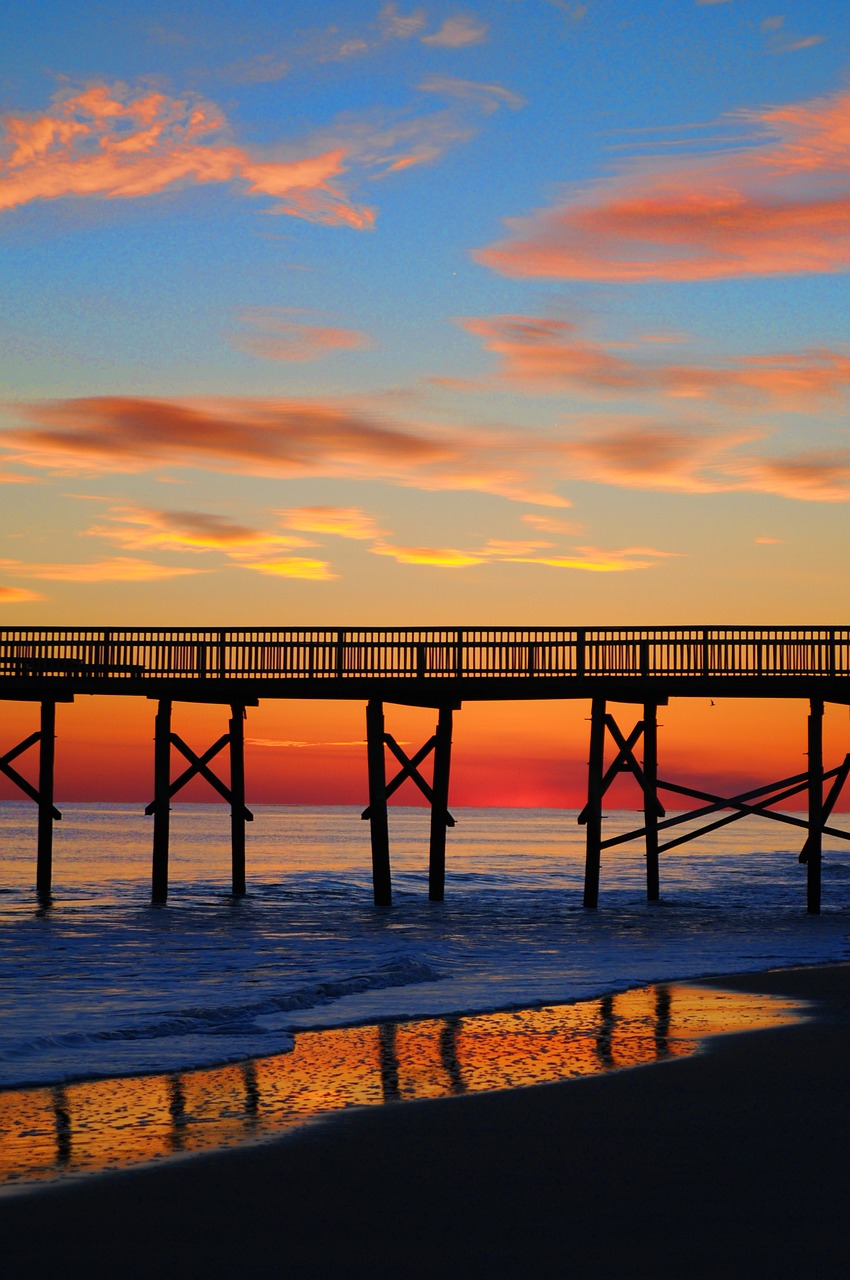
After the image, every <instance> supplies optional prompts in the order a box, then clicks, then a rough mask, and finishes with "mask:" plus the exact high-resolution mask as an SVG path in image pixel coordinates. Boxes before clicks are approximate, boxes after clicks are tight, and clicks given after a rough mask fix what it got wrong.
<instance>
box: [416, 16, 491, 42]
mask: <svg viewBox="0 0 850 1280" xmlns="http://www.w3.org/2000/svg"><path fill="white" fill-rule="evenodd" d="M487 28H488V24H487V23H486V22H479V21H478V19H477V18H476V17H475V16H474V15H473V14H471V13H459V14H456V15H455V16H454V17H452V18H446V19H445V20H444V21H443V23H442V25H441V26H440V28H439V30H437V31H435V32H434V33H433V35H430V36H422V43H423V44H429V45H431V46H432V47H433V48H438V49H466V48H468V47H469V46H470V45H473V44H483V43H484V41H485V40H486V39H487Z"/></svg>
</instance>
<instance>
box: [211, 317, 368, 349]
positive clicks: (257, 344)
mask: <svg viewBox="0 0 850 1280" xmlns="http://www.w3.org/2000/svg"><path fill="white" fill-rule="evenodd" d="M291 314H292V313H291V312H287V311H283V310H278V309H275V308H273V307H269V308H262V307H257V308H255V309H253V310H249V311H244V312H243V313H242V315H241V316H240V317H239V319H240V321H241V322H242V323H243V324H245V325H248V326H249V327H250V328H251V329H252V330H253V332H249V333H239V334H234V335H233V336H232V337H231V342H232V344H233V346H234V347H236V348H237V349H238V350H239V351H246V352H248V354H249V355H253V356H261V357H262V358H263V359H264V360H291V361H294V362H305V361H308V360H319V359H321V357H322V356H324V355H327V354H328V352H330V351H362V350H363V349H364V348H366V347H369V346H371V345H372V344H371V341H370V339H369V337H368V336H367V335H366V334H365V333H360V332H358V330H356V329H341V328H337V327H336V326H333V325H316V324H306V323H305V322H303V321H300V320H292V319H290V318H289V317H290V316H291Z"/></svg>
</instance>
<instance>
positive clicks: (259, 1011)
mask: <svg viewBox="0 0 850 1280" xmlns="http://www.w3.org/2000/svg"><path fill="white" fill-rule="evenodd" d="M440 977H441V975H440V974H439V973H437V972H436V970H434V969H433V968H432V967H431V966H430V965H427V964H423V963H421V962H420V961H418V960H414V959H410V958H402V959H399V960H392V961H390V962H389V963H387V964H384V965H380V966H379V967H378V968H376V969H375V970H373V971H372V972H371V973H362V974H351V975H349V976H348V977H344V978H338V979H331V980H328V981H325V982H317V983H315V984H314V985H312V986H305V987H299V988H297V989H296V990H295V991H287V992H286V993H285V994H282V995H279V996H274V995H266V996H264V997H263V999H261V1000H257V1001H254V1002H253V1003H251V1004H231V1005H213V1006H202V1007H197V1008H192V1009H181V1010H175V1012H174V1013H172V1014H170V1015H169V1016H168V1017H167V1018H161V1019H159V1020H157V1021H156V1022H149V1023H145V1024H137V1025H132V1026H124V1027H112V1028H103V1029H101V1030H91V1031H66V1032H62V1033H61V1034H59V1035H54V1036H39V1037H37V1038H35V1039H32V1040H27V1041H25V1042H20V1043H18V1044H10V1045H8V1046H6V1047H5V1049H4V1050H3V1052H2V1054H0V1061H13V1060H15V1059H18V1058H23V1057H28V1056H30V1055H32V1054H38V1053H43V1052H49V1051H50V1050H55V1049H75V1048H81V1047H84V1046H89V1045H95V1044H110V1043H114V1042H116V1041H121V1042H129V1041H139V1040H165V1039H169V1038H171V1037H180V1036H187V1035H197V1034H199V1033H203V1034H204V1035H206V1036H211V1035H212V1036H216V1035H220V1036H238V1035H240V1034H241V1035H255V1034H256V1033H257V1029H258V1027H260V1028H263V1023H262V1021H260V1020H261V1019H265V1018H269V1017H270V1016H272V1015H275V1014H283V1013H289V1012H294V1011H295V1010H299V1011H302V1010H304V1009H314V1008H318V1007H321V1006H324V1005H328V1004H331V1003H333V1001H335V1000H341V999H343V998H344V997H345V996H356V995H362V994H363V993H364V992H367V991H384V990H387V989H388V988H390V987H407V986H412V985H413V984H415V983H420V982H439V980H440ZM263 1029H265V1028H263Z"/></svg>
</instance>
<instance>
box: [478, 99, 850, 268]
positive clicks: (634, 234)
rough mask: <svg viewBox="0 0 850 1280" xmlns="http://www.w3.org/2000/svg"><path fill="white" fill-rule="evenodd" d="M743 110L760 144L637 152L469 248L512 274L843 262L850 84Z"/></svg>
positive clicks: (848, 230)
mask: <svg viewBox="0 0 850 1280" xmlns="http://www.w3.org/2000/svg"><path fill="white" fill-rule="evenodd" d="M738 119H739V120H742V121H744V122H746V123H747V124H748V125H749V127H750V128H751V129H752V130H753V131H754V132H755V137H756V141H755V143H754V145H750V146H741V147H738V148H737V149H731V150H728V151H725V152H724V151H720V152H718V153H715V154H714V155H711V156H708V157H706V156H704V155H700V156H696V155H691V156H678V157H677V158H676V159H675V160H669V159H668V160H659V159H655V160H648V161H641V162H633V163H632V164H630V165H627V166H625V167H623V168H622V170H621V172H620V173H619V175H617V176H615V177H614V178H612V179H608V180H604V181H599V182H596V183H594V184H591V185H590V186H589V187H587V188H586V189H584V190H583V191H577V192H575V193H571V194H568V195H567V196H565V198H564V199H563V200H561V201H559V202H558V203H557V204H555V205H553V206H550V207H549V208H544V209H539V210H537V211H536V212H535V213H532V214H530V215H528V216H526V217H522V218H514V219H509V220H508V222H507V225H508V228H509V233H510V234H509V235H508V237H507V238H505V239H504V240H501V241H499V242H498V243H496V244H494V245H490V246H489V247H487V248H484V249H480V250H478V251H476V252H475V253H474V255H473V256H474V257H475V258H476V260H477V261H479V262H481V263H483V264H484V265H486V266H489V267H491V268H492V269H493V270H495V271H498V272H500V273H501V274H503V275H508V276H517V277H544V278H551V279H574V280H612V281H624V282H635V281H641V280H713V279H721V278H725V277H732V276H747V275H769V274H793V273H820V272H835V271H845V270H847V269H848V267H850V141H849V140H848V139H850V91H843V92H841V93H837V94H834V95H832V96H831V97H827V98H820V99H813V100H810V101H808V102H804V103H800V104H796V105H792V106H788V107H779V108H777V107H770V108H765V109H763V110H761V111H750V112H746V113H739V116H738ZM803 178H804V179H805V180H803Z"/></svg>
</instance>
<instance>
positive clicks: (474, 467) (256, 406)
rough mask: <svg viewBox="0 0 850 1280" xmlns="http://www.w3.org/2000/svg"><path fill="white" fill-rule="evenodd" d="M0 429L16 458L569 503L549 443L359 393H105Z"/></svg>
mask: <svg viewBox="0 0 850 1280" xmlns="http://www.w3.org/2000/svg"><path fill="white" fill-rule="evenodd" d="M26 414H27V417H28V419H29V425H26V426H24V427H22V428H21V429H19V430H16V431H6V432H4V433H2V435H1V436H0V447H5V449H6V451H7V453H8V454H9V456H10V457H11V458H13V459H14V461H15V462H17V463H18V464H23V465H26V466H32V467H37V468H39V469H42V468H46V469H48V470H52V471H57V472H64V473H80V472H83V473H97V472H113V473H114V472H119V473H133V472H141V471H150V470H154V469H157V468H160V467H163V466H171V467H173V466H180V467H193V468H202V469H206V470H214V471H228V472H232V471H239V472H241V473H243V474H248V475H263V476H286V477H306V476H341V477H349V478H352V477H361V478H362V477H367V478H369V479H382V480H388V481H390V482H393V483H398V484H403V485H412V486H414V487H416V488H419V489H425V490H447V489H454V490H471V491H479V492H485V493H498V494H502V495H503V496H506V497H511V498H515V499H519V500H521V501H526V502H533V503H542V504H544V505H553V506H566V505H568V504H567V502H566V499H564V498H562V497H561V496H560V495H558V494H557V493H553V491H552V486H551V475H547V474H546V470H547V464H548V463H549V462H550V459H551V453H552V446H551V445H550V444H549V443H548V442H546V441H544V440H541V441H539V442H537V443H536V444H535V445H532V446H531V447H529V445H530V442H524V441H521V440H517V439H516V437H515V435H514V434H513V433H509V432H496V431H474V430H471V429H465V428H460V429H459V428H455V427H451V426H445V427H433V426H427V427H426V426H422V425H419V424H410V423H398V422H394V421H393V420H392V419H391V418H389V416H388V415H387V414H386V412H384V411H374V410H368V409H365V408H363V407H362V406H360V405H358V404H357V403H356V402H355V403H353V404H348V405H346V404H345V403H343V402H332V401H324V402H323V401H318V400H313V401H310V400H260V399H256V400H250V399H242V400H230V401H196V402H189V401H167V400H147V399H141V398H132V397H121V396H104V397H90V398H82V399H79V400H64V401H63V400H60V401H53V402H49V403H47V404H41V405H32V406H30V407H29V408H28V409H27V410H26Z"/></svg>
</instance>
